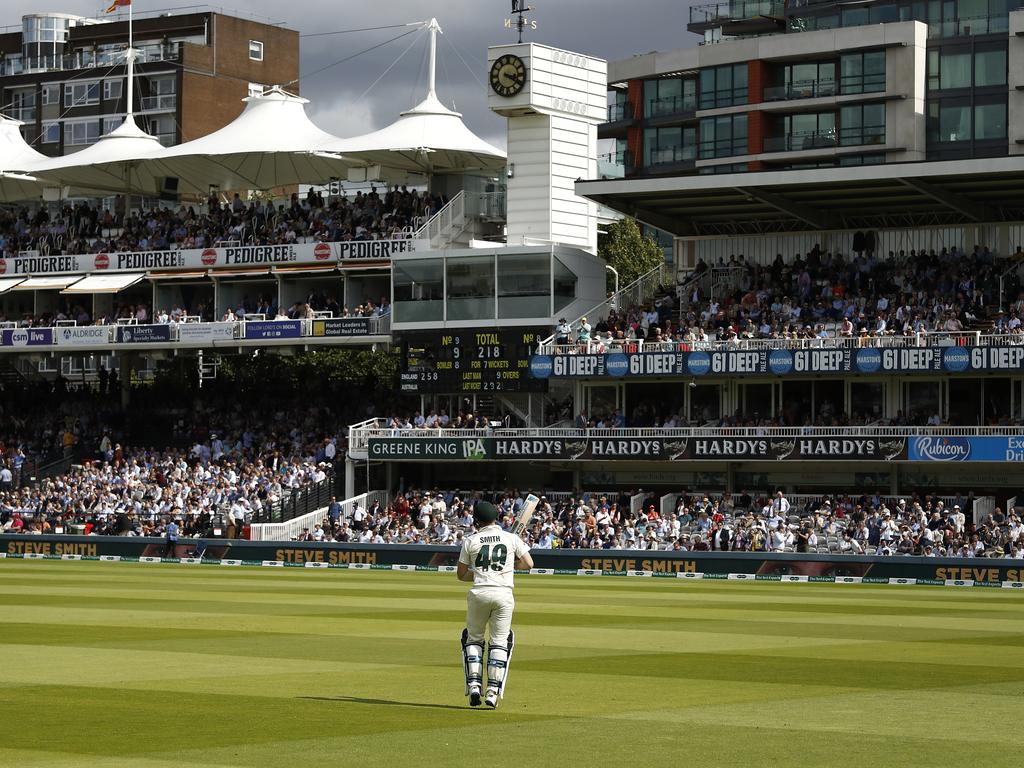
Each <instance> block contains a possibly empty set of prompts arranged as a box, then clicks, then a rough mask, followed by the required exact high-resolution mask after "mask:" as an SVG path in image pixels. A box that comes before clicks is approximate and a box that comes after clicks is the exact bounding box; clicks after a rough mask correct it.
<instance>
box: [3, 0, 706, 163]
mask: <svg viewBox="0 0 1024 768" xmlns="http://www.w3.org/2000/svg"><path fill="white" fill-rule="evenodd" d="M535 4H536V5H537V10H536V11H535V12H534V14H533V16H534V18H535V19H536V20H537V22H538V30H537V31H535V32H529V33H528V35H527V39H529V40H535V41H537V42H540V43H545V44H549V45H554V46H558V47H561V48H565V49H567V50H573V51H580V52H581V53H587V54H590V55H593V56H599V57H602V58H607V59H620V58H626V57H628V56H631V55H633V54H635V53H642V52H647V51H651V50H655V49H659V50H666V49H671V48H678V47H680V46H683V45H695V44H696V42H697V40H698V38H697V37H696V36H695V35H691V34H689V33H688V32H686V31H685V28H686V19H687V16H688V6H687V5H685V4H679V3H677V2H670V0H637V2H635V3H632V4H631V5H629V6H628V7H627V6H622V7H621V8H619V9H617V10H616V12H615V13H614V14H612V13H609V12H608V11H609V10H610V9H609V8H608V7H607V6H605V5H603V4H601V3H595V2H593V0H537V2H536V3H535ZM164 5H165V6H167V7H170V6H173V4H172V3H165V4H164ZM509 5H510V4H509V3H508V1H507V0H447V2H445V3H444V4H443V5H441V6H438V7H437V9H436V12H437V13H439V14H440V15H439V17H438V21H439V22H440V24H441V27H442V28H443V29H444V35H442V36H441V37H440V42H439V45H438V55H439V62H438V67H437V78H438V89H437V90H438V96H439V97H440V98H441V100H442V102H443V103H445V104H446V105H447V106H451V105H452V103H453V102H454V104H455V107H456V108H457V109H458V110H459V111H460V112H462V113H463V115H464V119H465V121H466V124H467V125H468V126H469V128H470V129H471V130H472V131H474V132H475V133H476V134H477V135H479V136H480V137H481V138H483V139H485V140H487V141H490V142H491V143H492V144H495V145H497V146H502V147H503V146H504V145H505V138H504V122H503V121H502V120H501V119H500V118H499V117H497V116H496V115H494V114H492V113H491V112H490V111H489V110H488V109H487V105H486V91H485V84H484V83H485V75H486V72H485V70H486V61H487V46H488V45H499V44H503V43H509V42H514V41H515V33H514V32H513V31H511V30H506V29H504V28H503V19H504V18H505V14H507V13H508V10H509ZM57 6H58V10H59V11H60V12H64V13H77V14H81V15H83V16H95V17H102V16H103V8H104V7H105V3H96V2H95V0H91V1H90V0H63V1H62V2H59V3H57ZM4 7H5V10H6V14H5V18H4V23H6V24H17V23H18V21H19V20H20V17H21V16H22V15H23V14H26V13H38V12H39V9H38V0H6V2H5V3H4ZM161 7H162V6H161V4H159V3H146V4H145V5H144V4H142V3H141V2H137V3H136V6H135V11H136V12H137V13H143V12H149V13H155V12H157V11H158V10H159V9H160V8H161ZM341 10H344V13H341V12H340V11H341ZM247 12H248V13H251V14H253V15H258V16H263V17H265V18H264V19H262V20H265V19H266V18H271V19H274V20H280V21H283V22H284V23H285V25H286V26H287V27H289V28H292V29H296V30H298V31H299V32H300V33H303V34H307V33H314V32H332V31H335V30H341V29H353V28H359V27H376V26H385V25H390V24H396V25H397V24H406V23H408V22H412V21H418V20H423V19H424V15H425V13H427V11H425V10H424V6H423V4H422V2H420V0H390V1H389V2H388V3H378V4H376V5H374V4H372V3H370V4H351V3H337V2H335V1H334V0H305V2H303V3H301V4H296V5H287V4H285V5H282V4H281V3H279V2H272V1H271V0H250V1H249V2H248V3H247ZM239 15H245V14H244V13H240V14H239ZM403 31H405V30H402V29H386V30H378V31H374V32H365V33H357V34H343V35H329V36H322V37H304V38H302V39H301V41H300V45H301V67H302V77H303V79H302V82H301V91H302V95H303V96H305V97H306V98H309V99H310V100H311V104H310V106H309V112H310V114H311V115H312V116H313V117H314V119H315V120H316V122H317V124H318V125H320V126H321V127H322V128H324V129H325V130H328V131H331V132H333V133H338V134H340V135H343V136H351V135H355V134H357V133H366V132H368V131H371V130H376V129H377V128H381V127H383V126H385V125H387V124H389V123H390V122H392V121H393V120H395V119H397V118H398V114H399V113H400V112H401V111H402V110H403V109H408V108H409V107H411V106H413V105H414V104H415V103H416V102H417V101H419V99H420V98H422V95H423V93H424V92H425V87H426V66H425V49H426V44H425V38H426V35H425V33H422V32H417V33H416V34H413V35H409V36H408V37H404V38H402V39H401V40H397V41H395V42H393V43H389V44H387V45H385V46H383V47H381V48H378V49H377V50H374V51H371V52H369V53H365V54H363V55H360V56H356V57H355V58H353V59H351V60H350V61H346V62H344V63H341V64H337V65H336V66H329V65H331V64H333V63H334V62H337V61H339V60H341V59H344V58H346V57H349V56H352V55H354V54H356V53H359V52H360V51H362V50H364V49H366V48H369V47H371V46H373V45H375V44H377V43H382V42H384V41H386V40H388V39H389V38H392V37H395V36H396V35H398V34H401V33H402V32H403ZM414 41H415V44H414V45H413V46H412V48H410V49H409V50H408V52H407V53H406V54H405V56H404V57H403V58H402V60H401V61H400V62H398V63H397V64H395V60H396V58H398V56H399V55H400V54H401V53H402V52H403V51H404V50H405V49H406V48H407V47H408V46H409V44H410V43H411V42H414ZM463 61H464V62H465V63H463ZM467 66H468V69H467ZM325 67H329V68H328V69H324V68H325ZM389 67H390V68H391V69H390V71H388V73H387V74H386V75H384V76H383V77H381V75H382V73H384V72H385V70H388V68H389ZM318 70H323V71H321V72H319V73H318V72H317V71H318ZM377 78H380V81H379V82H378V83H377V84H376V85H375V86H373V87H372V88H370V86H371V84H372V83H374V81H375V80H377ZM368 88H370V90H369V92H368V93H366V95H365V96H363V97H362V98H361V99H360V98H359V97H360V96H361V95H362V94H363V93H364V91H366V90H367V89H368Z"/></svg>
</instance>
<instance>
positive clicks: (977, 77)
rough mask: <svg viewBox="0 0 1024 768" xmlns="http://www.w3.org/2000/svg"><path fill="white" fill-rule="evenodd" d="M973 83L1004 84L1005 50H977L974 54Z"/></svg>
mask: <svg viewBox="0 0 1024 768" xmlns="http://www.w3.org/2000/svg"><path fill="white" fill-rule="evenodd" d="M974 84H975V85H1006V51H1005V50H999V51H979V52H978V53H976V54H974Z"/></svg>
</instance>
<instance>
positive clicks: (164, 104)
mask: <svg viewBox="0 0 1024 768" xmlns="http://www.w3.org/2000/svg"><path fill="white" fill-rule="evenodd" d="M177 106H178V96H177V94H174V93H164V94H161V95H159V96H143V97H142V100H141V101H140V103H139V109H140V110H141V111H143V112H173V111H174V110H175V109H177Z"/></svg>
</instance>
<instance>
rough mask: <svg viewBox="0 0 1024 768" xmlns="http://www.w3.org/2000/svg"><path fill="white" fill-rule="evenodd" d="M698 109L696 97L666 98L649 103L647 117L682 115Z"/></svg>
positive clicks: (652, 100)
mask: <svg viewBox="0 0 1024 768" xmlns="http://www.w3.org/2000/svg"><path fill="white" fill-rule="evenodd" d="M696 109H697V98H696V96H666V97H664V98H661V99H651V100H650V101H648V102H647V115H646V117H666V116H668V115H682V114H686V113H687V112H693V111H695V110H696Z"/></svg>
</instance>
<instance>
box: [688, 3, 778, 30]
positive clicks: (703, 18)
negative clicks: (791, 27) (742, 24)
mask: <svg viewBox="0 0 1024 768" xmlns="http://www.w3.org/2000/svg"><path fill="white" fill-rule="evenodd" d="M785 8H786V4H785V2H782V1H781V0H733V2H722V3H709V4H707V5H695V6H692V7H691V8H690V23H691V24H717V23H721V22H726V21H742V20H744V19H756V18H759V17H765V16H766V17H771V18H782V17H783V16H784V15H785Z"/></svg>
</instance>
